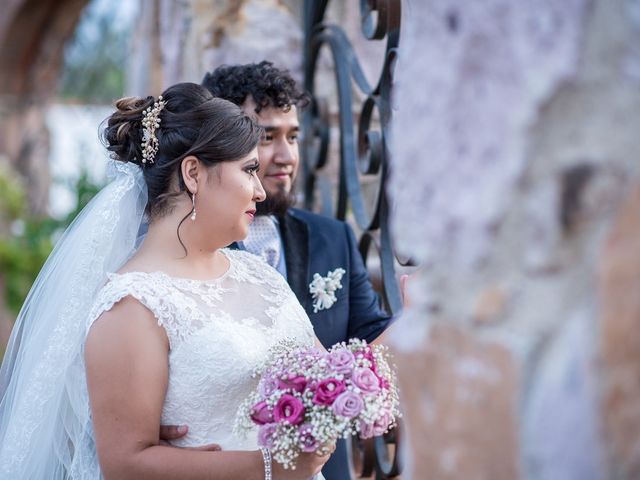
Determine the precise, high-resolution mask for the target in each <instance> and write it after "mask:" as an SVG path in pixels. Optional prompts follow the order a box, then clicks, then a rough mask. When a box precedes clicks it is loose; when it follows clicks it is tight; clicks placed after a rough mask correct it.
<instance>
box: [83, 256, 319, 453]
mask: <svg viewBox="0 0 640 480" xmlns="http://www.w3.org/2000/svg"><path fill="white" fill-rule="evenodd" d="M223 252H224V255H226V256H227V258H228V259H229V261H230V267H229V269H228V271H227V272H226V273H225V274H223V275H222V276H221V277H220V278H217V279H214V280H210V281H199V280H189V279H181V278H174V277H170V276H168V275H166V274H164V273H161V272H156V273H143V272H130V273H124V274H111V275H110V276H109V282H108V283H107V284H106V285H105V286H104V287H103V288H102V290H101V291H100V293H99V294H98V297H97V299H96V302H95V304H94V306H93V308H92V311H91V314H90V315H89V324H88V327H90V326H91V324H92V323H93V321H94V320H95V319H96V318H98V317H99V316H100V315H101V314H102V313H103V312H105V311H107V310H109V309H110V308H111V307H113V305H114V304H115V303H117V302H118V301H120V300H122V299H123V298H125V297H127V296H131V297H133V298H135V299H137V300H138V301H139V302H140V303H142V304H143V305H144V306H145V307H147V308H148V309H149V310H150V311H151V312H152V313H153V314H154V316H155V317H156V318H157V320H158V324H159V325H160V326H162V327H163V328H164V329H165V331H166V332H167V336H168V338H169V344H170V351H169V385H168V390H167V394H166V399H165V403H164V407H163V411H162V423H163V424H172V425H176V424H186V425H189V433H188V434H187V435H186V436H185V437H184V438H183V439H181V440H179V441H176V442H175V444H176V445H179V446H194V445H202V444H206V443H218V444H220V445H221V446H222V448H223V449H225V450H249V449H255V448H257V443H256V437H255V435H253V436H249V437H248V438H241V437H238V436H236V435H235V434H234V433H233V424H234V419H235V415H236V411H237V408H238V406H239V404H240V402H241V401H242V400H244V399H245V398H246V397H247V396H248V394H249V393H250V392H251V390H252V389H253V388H254V387H255V386H256V384H257V379H254V378H252V376H251V374H252V371H253V369H254V368H255V367H256V366H258V365H259V364H260V363H261V362H262V361H263V360H264V359H265V357H266V354H267V351H268V349H269V347H270V346H271V345H273V344H274V343H275V342H277V341H278V340H280V339H284V338H295V339H297V340H298V341H300V343H304V344H307V345H311V344H313V342H314V335H313V328H312V326H311V323H310V322H309V319H308V317H307V315H306V313H305V312H304V310H303V308H302V307H301V306H300V304H299V303H298V301H297V299H296V297H295V295H294V294H293V292H292V291H291V290H290V288H289V286H288V285H287V283H286V282H285V280H284V279H283V278H282V276H281V275H280V274H279V273H278V272H277V271H276V270H274V269H273V268H271V267H270V266H268V265H267V264H265V263H264V262H263V261H262V260H261V259H259V258H258V257H256V256H254V255H252V254H250V253H247V252H243V251H234V250H226V249H225V250H223Z"/></svg>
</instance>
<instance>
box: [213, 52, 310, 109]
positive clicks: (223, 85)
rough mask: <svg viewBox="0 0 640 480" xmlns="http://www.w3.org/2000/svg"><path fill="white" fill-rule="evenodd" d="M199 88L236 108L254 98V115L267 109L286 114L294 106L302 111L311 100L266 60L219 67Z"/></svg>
mask: <svg viewBox="0 0 640 480" xmlns="http://www.w3.org/2000/svg"><path fill="white" fill-rule="evenodd" d="M202 85H203V86H204V87H206V88H207V89H208V90H209V91H210V92H211V93H212V94H213V96H214V97H218V98H224V99H225V100H229V101H230V102H233V103H235V104H236V105H242V104H243V103H244V101H245V100H246V99H247V97H249V96H251V97H253V100H254V102H255V103H256V109H255V110H256V113H260V111H261V110H262V109H263V108H266V107H276V108H281V109H284V110H285V111H287V110H289V109H290V108H291V106H293V105H295V106H296V107H297V108H300V109H301V108H304V107H306V106H307V105H308V104H309V101H310V97H309V95H308V94H307V93H306V92H305V91H304V90H301V89H300V88H299V87H298V86H297V84H296V81H295V80H294V79H293V77H291V74H290V73H289V71H288V70H281V69H279V68H276V67H274V66H273V63H271V62H269V61H266V60H263V61H262V62H260V63H248V64H245V65H222V66H220V67H218V68H216V69H215V70H213V71H212V72H210V73H207V74H206V75H205V76H204V79H203V80H202Z"/></svg>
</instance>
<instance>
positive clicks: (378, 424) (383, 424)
mask: <svg viewBox="0 0 640 480" xmlns="http://www.w3.org/2000/svg"><path fill="white" fill-rule="evenodd" d="M390 425H391V413H389V411H387V410H382V411H381V412H380V416H379V417H378V418H376V420H375V422H373V435H374V436H378V435H382V434H384V432H386V431H387V430H388V429H389V426H390Z"/></svg>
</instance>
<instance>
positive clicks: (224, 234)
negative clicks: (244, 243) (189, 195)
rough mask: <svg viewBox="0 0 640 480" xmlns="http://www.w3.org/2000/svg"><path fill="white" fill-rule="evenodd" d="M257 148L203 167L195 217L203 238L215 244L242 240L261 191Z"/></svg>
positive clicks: (264, 196) (260, 200) (220, 244)
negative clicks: (233, 158)
mask: <svg viewBox="0 0 640 480" xmlns="http://www.w3.org/2000/svg"><path fill="white" fill-rule="evenodd" d="M258 165H259V163H258V150H257V148H256V149H254V150H253V151H252V152H251V153H249V155H247V156H245V157H243V158H241V159H239V160H234V161H230V162H221V163H219V164H217V165H215V166H214V167H209V168H207V175H206V177H207V178H206V179H205V182H204V184H201V183H200V184H199V185H198V193H197V195H196V220H195V225H197V226H198V227H200V228H199V230H200V232H203V233H202V236H203V238H207V237H209V238H210V239H211V241H212V242H215V243H217V245H212V246H213V247H215V248H218V247H220V246H227V245H229V244H230V243H232V242H236V241H240V240H243V239H244V238H245V237H246V236H247V233H248V231H249V224H250V223H251V222H252V221H253V217H254V215H255V211H256V203H257V202H262V201H263V200H264V199H265V198H266V195H265V192H264V189H263V188H262V184H261V183H260V179H259V178H258V174H257V170H258Z"/></svg>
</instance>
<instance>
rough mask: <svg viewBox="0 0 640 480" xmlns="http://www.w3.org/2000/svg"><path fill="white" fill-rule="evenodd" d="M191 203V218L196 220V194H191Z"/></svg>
mask: <svg viewBox="0 0 640 480" xmlns="http://www.w3.org/2000/svg"><path fill="white" fill-rule="evenodd" d="M191 203H192V205H193V209H192V210H191V220H192V221H194V222H195V221H196V194H195V193H192V194H191Z"/></svg>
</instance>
